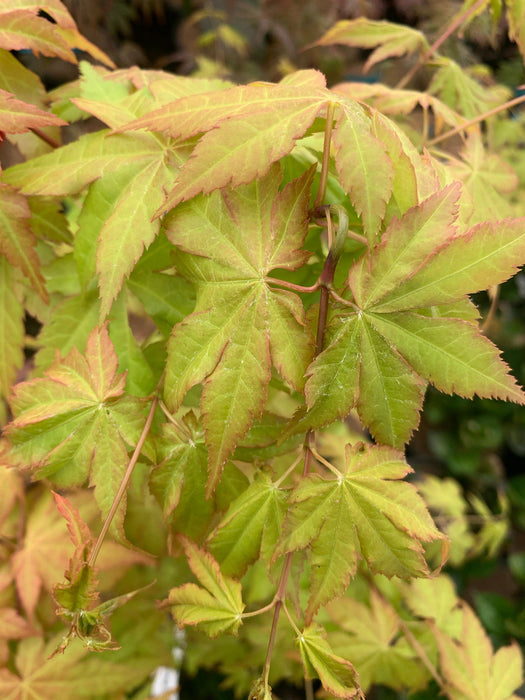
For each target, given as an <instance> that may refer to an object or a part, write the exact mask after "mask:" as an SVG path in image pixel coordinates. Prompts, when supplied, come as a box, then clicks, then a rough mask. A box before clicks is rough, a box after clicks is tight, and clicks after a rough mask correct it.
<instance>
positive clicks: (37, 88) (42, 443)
mask: <svg viewBox="0 0 525 700" xmlns="http://www.w3.org/2000/svg"><path fill="white" fill-rule="evenodd" d="M488 4H489V3H488V0H487V1H486V2H483V3H482V2H478V3H475V4H473V3H469V2H467V3H465V7H464V8H463V11H462V13H461V15H460V16H459V17H458V18H456V19H455V20H453V23H452V26H451V27H450V31H453V29H454V28H455V27H457V26H459V25H460V24H461V23H462V22H463V23H465V22H467V21H468V20H469V18H471V17H472V16H473V14H475V13H476V12H479V11H481V10H482V9H483V8H484V7H485V6H487V5H488ZM490 4H491V6H493V7H496V8H498V11H500V10H501V7H500V3H499V2H492V3H490ZM507 11H508V18H509V31H510V35H511V37H512V38H513V39H515V40H516V41H517V43H518V44H519V46H520V47H521V48H523V46H522V44H523V41H522V39H523V37H522V36H521V34H520V29H519V26H520V22H521V26H523V23H524V22H525V10H523V9H520V7H519V4H518V3H509V7H508V10H507ZM42 13H44V14H42ZM49 18H51V19H52V21H49ZM318 43H319V45H329V44H334V43H342V44H346V45H348V46H357V47H361V48H365V49H374V52H373V53H372V54H371V55H370V57H369V59H368V63H367V66H368V67H370V66H372V65H374V64H375V63H378V62H379V61H382V60H384V59H386V58H393V57H397V56H401V55H404V54H414V60H415V64H414V71H415V70H417V68H418V67H419V66H421V65H424V64H427V63H428V64H429V65H432V66H434V69H435V71H436V72H435V76H434V79H433V82H432V85H431V86H430V89H429V92H428V93H423V92H418V91H416V90H409V89H404V88H405V85H404V84H402V85H399V86H397V87H396V88H389V87H387V86H385V85H375V86H366V85H365V86H364V85H352V84H343V85H339V86H333V87H332V88H328V87H327V86H326V81H325V78H324V76H323V75H322V74H321V73H320V72H319V71H317V70H314V69H309V70H300V71H296V72H291V73H290V74H289V75H287V76H286V77H284V78H283V80H281V82H279V83H267V82H255V83H251V84H249V85H235V84H233V83H230V82H228V81H225V80H220V79H215V78H213V79H207V78H191V77H180V76H176V75H170V74H168V73H163V72H161V71H154V70H141V69H139V68H130V69H117V68H115V67H114V66H113V65H112V63H111V61H110V59H108V57H107V56H105V54H103V53H102V52H101V51H100V50H99V49H97V48H96V47H95V46H93V45H92V44H91V43H90V42H88V41H87V40H86V39H84V38H83V37H82V36H81V34H80V33H79V32H78V30H77V28H76V25H75V23H74V21H73V19H72V18H71V16H70V15H69V13H68V12H67V10H66V8H65V7H64V6H63V5H62V3H61V2H60V1H59V0H48V1H47V2H42V3H39V2H30V1H29V0H19V1H17V2H13V1H12V0H11V1H9V2H7V1H6V2H0V47H1V48H0V129H1V132H0V133H1V134H3V137H5V138H7V139H9V140H12V141H13V142H14V143H16V145H17V146H18V148H19V150H20V151H21V153H22V154H23V155H24V156H25V161H24V162H22V163H19V164H17V165H14V166H12V167H9V168H6V169H4V170H3V171H2V173H1V181H0V254H1V256H0V276H1V281H0V305H1V311H0V358H1V363H0V365H1V368H0V391H1V392H2V394H3V396H4V399H5V401H6V404H5V405H6V409H5V415H6V421H5V423H6V425H5V429H4V432H3V438H2V452H1V455H2V460H3V462H2V465H0V475H1V477H2V482H3V486H2V490H1V492H2V495H1V496H0V525H1V526H2V528H3V530H2V539H1V540H0V553H1V554H2V559H3V564H2V568H1V569H0V666H1V667H0V691H1V693H2V697H3V698H6V699H9V700H15V699H17V700H18V699H20V700H22V698H29V697H31V698H38V699H42V700H44V699H46V698H53V697H57V696H58V695H60V697H63V698H70V697H71V698H77V697H92V698H117V697H119V698H120V697H123V696H124V695H123V694H124V693H127V695H126V696H127V697H135V698H137V699H138V698H144V697H147V695H148V694H149V680H148V677H149V674H150V673H151V672H152V671H154V670H155V668H156V667H157V666H158V665H160V664H161V663H164V664H169V663H170V647H171V645H172V643H173V641H172V640H173V625H174V624H175V623H176V624H177V625H179V626H181V627H185V628H186V630H187V634H188V649H187V656H188V658H189V659H190V663H192V664H193V666H194V667H196V666H197V665H199V664H200V665H204V666H206V665H214V664H215V665H219V666H220V667H221V669H222V670H223V672H224V673H225V674H226V677H227V679H228V681H229V682H230V684H231V685H234V686H235V688H236V691H237V693H238V694H242V693H249V694H250V697H251V698H254V699H258V700H263V699H264V700H269V699H270V698H271V697H272V689H271V688H272V685H274V686H275V684H276V683H277V682H279V681H280V680H282V679H292V680H293V681H294V682H297V683H298V682H300V681H301V679H303V678H304V682H305V684H306V693H307V697H313V685H312V680H313V679H319V680H320V683H321V685H322V687H323V689H324V692H325V693H326V694H328V696H329V697H341V698H352V697H355V698H364V697H365V693H366V691H367V689H368V688H369V687H370V686H371V685H372V684H374V683H382V684H385V685H388V686H390V687H392V688H394V689H402V688H404V689H408V690H409V691H417V690H420V689H423V688H426V687H429V684H430V683H431V682H433V683H434V684H437V687H438V688H439V689H440V691H442V692H443V693H444V694H446V695H447V697H449V698H451V699H452V700H462V699H464V698H471V697H472V698H476V699H479V698H483V699H485V698H486V700H507V699H509V698H516V697H517V696H515V695H513V693H514V692H515V690H516V689H517V688H518V687H519V685H520V684H521V682H522V662H521V655H520V652H519V649H518V647H517V646H516V645H512V646H508V647H503V648H501V649H499V650H497V651H494V650H493V649H492V647H491V644H490V641H489V639H488V637H487V636H486V634H485V633H484V632H483V630H482V628H481V626H480V623H479V621H478V620H477V618H476V617H475V615H474V613H473V612H472V610H471V609H470V607H468V606H467V605H466V603H464V602H462V601H460V600H459V598H458V597H457V594H456V592H455V590H454V587H453V585H452V582H451V579H450V578H449V577H448V576H447V575H446V574H442V573H440V571H441V568H442V566H443V565H444V564H445V562H446V559H447V556H448V551H449V545H450V543H449V539H448V538H447V536H446V533H444V532H441V531H440V530H439V529H438V527H437V526H436V524H435V522H434V521H433V519H432V517H431V514H430V512H429V503H428V502H426V499H425V497H424V495H425V491H424V489H421V492H420V491H419V490H418V483H417V479H416V480H414V479H413V478H409V480H408V481H407V480H406V479H405V477H407V476H409V475H412V474H413V470H412V468H411V467H410V466H409V464H408V463H407V462H406V460H405V455H404V449H405V446H406V445H407V443H408V442H409V440H410V438H411V436H412V434H413V432H414V431H415V430H416V429H417V427H418V424H419V420H420V415H421V411H422V408H423V404H424V394H425V390H426V387H427V386H428V385H429V384H432V385H433V386H434V387H436V388H437V389H438V390H440V391H442V392H445V393H448V394H452V393H456V394H459V395H461V396H464V397H469V398H472V397H474V396H479V397H484V398H495V399H502V400H507V401H513V402H515V403H517V404H522V405H523V404H525V392H524V391H523V389H522V388H520V387H519V386H518V384H517V382H516V381H515V379H514V378H513V377H512V375H511V374H510V372H509V369H508V367H507V365H506V364H505V362H504V361H503V360H502V359H501V357H500V352H499V350H498V348H497V347H496V346H495V345H494V344H493V343H492V341H491V340H490V339H489V338H488V337H487V336H486V335H485V334H484V332H483V330H482V328H481V327H480V322H479V313H478V310H477V308H476V306H475V305H474V304H473V302H472V301H471V299H470V298H469V295H471V294H473V293H476V292H479V291H482V290H485V289H488V288H489V287H493V286H495V285H499V284H501V283H502V282H504V281H505V280H507V279H509V278H510V277H511V276H512V275H514V274H515V273H516V272H517V270H518V269H519V267H520V266H521V265H523V264H524V263H525V211H524V210H523V204H522V201H521V200H520V199H519V198H518V197H516V198H515V201H511V200H510V198H508V197H507V198H505V197H504V196H503V193H505V192H507V191H509V189H510V190H512V189H513V188H516V187H517V180H516V176H515V174H514V173H513V171H512V169H511V168H510V166H508V165H507V164H505V163H504V162H503V161H502V160H501V159H498V157H497V155H496V154H494V153H491V152H490V140H489V138H488V137H486V136H485V135H484V134H483V133H482V131H481V129H480V128H479V126H478V124H479V123H481V122H482V121H484V120H485V119H488V118H489V117H490V118H492V119H503V118H505V115H504V112H505V109H506V107H507V106H508V103H506V102H505V100H503V99H502V100H500V101H499V102H497V104H496V108H494V107H492V108H491V111H490V113H489V106H488V105H487V109H486V112H487V114H484V113H482V112H480V111H479V109H478V107H479V104H478V103H476V102H475V100H476V99H481V98H479V95H478V93H477V92H476V91H477V89H478V88H479V85H477V84H475V85H474V86H472V85H470V83H468V81H467V80H466V79H465V74H464V72H463V71H462V69H460V68H459V66H457V64H454V65H453V64H452V62H451V60H450V59H448V58H446V57H445V56H440V54H439V47H440V44H439V43H436V44H434V45H433V46H430V45H429V43H428V41H427V39H426V38H425V36H424V35H423V34H422V33H421V32H419V31H416V30H413V29H410V28H408V27H402V26H398V25H394V24H390V23H375V22H372V21H369V20H365V19H360V20H355V21H346V22H342V23H339V24H338V25H337V26H336V27H334V28H333V29H332V30H330V31H329V32H328V33H327V34H326V35H325V36H324V37H322V38H321V39H320V41H319V42H318ZM19 49H31V50H32V51H33V52H34V53H35V54H37V55H38V54H43V55H44V56H49V55H52V56H58V57H60V58H61V59H64V60H66V61H76V58H75V54H74V53H73V49H81V50H83V51H84V52H85V53H86V54H90V56H91V59H92V60H94V61H95V64H92V63H90V62H88V61H87V60H85V61H82V62H81V63H80V66H79V77H78V79H77V80H75V81H73V82H71V83H68V84H67V85H64V86H61V87H59V88H57V89H55V90H52V91H51V92H46V91H45V89H44V87H43V85H42V84H41V82H40V80H39V78H38V77H37V76H36V75H35V74H34V73H32V72H31V71H29V70H28V69H27V68H26V67H24V65H23V64H22V63H20V62H19V61H18V60H17V58H15V56H14V55H13V54H12V53H11V51H12V50H19ZM454 76H455V77H454ZM410 77H411V76H409V77H408V79H409V78H410ZM454 80H457V81H460V80H461V81H462V82H461V86H462V88H461V90H462V91H463V92H462V91H461V90H460V89H459V88H458V90H454V89H452V87H453V85H452V83H453V81H454ZM469 85H470V88H469ZM456 87H457V85H456ZM469 89H470V90H471V92H468V90H469ZM431 93H432V94H431ZM459 94H462V96H463V102H462V101H461V100H459V98H457V95H459ZM451 95H452V98H451ZM454 96H456V97H454ZM496 98H497V96H496V97H495V99H496ZM469 99H470V101H468V100H469ZM496 101H497V100H496ZM473 104H476V105H478V106H477V107H476V110H475V113H471V112H470V111H469V110H470V107H472V105H473ZM465 105H466V106H465ZM415 109H421V110H422V111H424V114H425V123H426V124H427V126H428V121H429V119H430V115H433V121H432V123H433V128H434V132H433V134H432V136H430V135H429V132H428V129H427V130H426V131H425V130H424V132H423V133H422V134H417V133H414V130H413V129H408V128H406V129H405V126H406V122H405V118H406V116H407V115H409V114H410V113H412V112H413V111H414V110H415ZM91 116H92V117H96V118H97V119H98V120H99V121H100V122H102V123H103V124H104V125H105V126H104V128H100V129H99V130H97V131H94V132H92V133H85V134H83V135H80V136H79V137H78V138H76V139H75V140H73V141H72V142H70V143H68V144H67V145H61V140H60V129H61V128H63V127H65V126H67V125H68V124H70V123H72V122H76V121H81V120H84V119H87V118H89V117H91ZM455 134H460V136H461V139H462V143H463V150H462V151H461V152H460V154H459V155H457V154H448V153H447V152H446V151H443V150H441V149H442V146H440V147H439V148H440V150H438V146H437V144H438V143H439V144H441V143H442V142H443V141H446V139H448V138H449V137H450V136H451V135H455ZM476 159H477V161H476V162H477V163H478V164H479V162H481V163H486V162H489V163H490V173H491V177H487V175H486V173H485V174H483V168H482V167H479V166H478V167H477V168H475V167H474V160H476ZM483 178H484V179H483ZM480 188H481V189H480ZM26 312H28V313H30V314H31V315H33V316H34V317H36V318H37V319H38V320H39V321H40V323H41V325H42V328H41V331H40V333H39V335H38V337H37V339H36V345H37V352H36V355H35V368H34V370H33V372H32V374H31V376H29V377H26V378H25V379H24V381H18V382H17V381H16V377H17V372H18V370H19V369H20V368H21V366H22V364H23V349H24V346H25V332H24V315H25V313H26ZM137 317H138V318H139V319H140V320H141V326H140V328H141V334H139V333H137V331H136V324H134V323H133V319H136V318H137ZM144 329H145V330H144ZM30 482H31V483H30ZM35 482H36V483H35ZM51 490H53V492H54V495H53V496H52V495H51ZM427 500H428V499H427ZM452 546H454V541H453V542H452ZM158 600H163V601H164V602H163V603H161V604H160V606H159V605H157V603H156V601H158ZM55 611H56V613H55ZM57 615H58V617H57ZM138 618H140V624H138V625H137V624H135V620H136V619H138ZM173 620H174V621H175V622H173ZM206 635H207V637H206ZM219 635H224V636H223V637H221V641H213V640H214V638H215V637H217V636H219ZM208 638H210V639H211V640H212V641H210V640H209V639H208ZM8 641H9V642H10V643H9V644H8ZM119 646H120V647H121V648H120V649H118V647H119ZM86 649H87V650H97V651H104V650H107V651H108V653H107V654H104V655H102V656H100V657H93V656H90V655H89V654H87V652H86ZM99 658H100V659H101V661H100V663H99V662H98V659H99ZM429 692H430V691H429ZM429 697H430V696H429ZM432 697H433V696H432Z"/></svg>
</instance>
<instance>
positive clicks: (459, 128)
mask: <svg viewBox="0 0 525 700" xmlns="http://www.w3.org/2000/svg"><path fill="white" fill-rule="evenodd" d="M522 102H525V95H520V96H519V97H515V98H514V99H513V100H509V101H508V102H504V103H503V104H502V105H498V106H497V107H494V108H493V109H489V111H488V112H484V113H483V114H479V115H478V116H477V117H473V118H472V119H469V120H468V121H466V122H463V124H461V125H460V126H455V127H454V128H453V129H451V130H450V131H446V132H445V133H444V134H440V135H439V136H435V137H434V138H433V139H430V141H428V142H427V146H433V145H434V144H436V143H439V142H440V141H445V139H448V138H450V137H451V136H455V135H456V134H459V133H460V132H461V131H464V130H465V129H468V128H469V127H470V126H474V124H479V122H482V121H485V119H488V118H489V117H493V116H494V115H495V114H498V112H502V111H503V110H504V109H510V108H511V107H515V106H516V105H519V104H521V103H522Z"/></svg>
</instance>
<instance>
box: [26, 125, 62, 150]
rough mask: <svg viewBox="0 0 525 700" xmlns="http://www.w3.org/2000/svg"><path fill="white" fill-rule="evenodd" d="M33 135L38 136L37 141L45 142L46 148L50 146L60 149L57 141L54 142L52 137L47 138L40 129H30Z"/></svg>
mask: <svg viewBox="0 0 525 700" xmlns="http://www.w3.org/2000/svg"><path fill="white" fill-rule="evenodd" d="M31 131H32V132H33V134H34V135H35V136H38V138H39V139H42V141H45V143H47V145H48V146H51V148H60V144H59V143H58V141H56V140H55V139H54V138H53V137H52V136H48V134H46V133H45V131H42V129H38V128H37V127H36V126H35V127H33V128H32V129H31Z"/></svg>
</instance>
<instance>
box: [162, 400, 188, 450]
mask: <svg viewBox="0 0 525 700" xmlns="http://www.w3.org/2000/svg"><path fill="white" fill-rule="evenodd" d="M159 406H160V408H161V410H162V413H164V415H165V416H166V418H167V419H168V421H169V422H170V423H171V424H172V425H173V427H174V428H175V431H176V433H177V435H178V436H179V438H180V439H181V440H183V441H184V442H189V441H191V435H190V433H189V431H188V430H186V429H185V427H184V426H183V425H181V424H180V422H179V421H178V420H177V419H176V418H175V416H174V415H173V414H172V413H170V412H169V410H168V407H167V406H166V404H165V403H164V401H162V399H160V400H159Z"/></svg>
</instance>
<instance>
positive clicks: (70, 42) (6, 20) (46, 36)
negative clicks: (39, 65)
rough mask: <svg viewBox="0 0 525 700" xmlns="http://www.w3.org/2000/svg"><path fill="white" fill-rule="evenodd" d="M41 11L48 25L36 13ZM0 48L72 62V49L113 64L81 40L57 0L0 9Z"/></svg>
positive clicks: (24, 0)
mask: <svg viewBox="0 0 525 700" xmlns="http://www.w3.org/2000/svg"><path fill="white" fill-rule="evenodd" d="M40 11H43V12H45V13H46V15H48V16H49V17H51V18H52V20H53V21H52V22H50V21H49V20H48V19H47V18H46V17H44V16H40V15H39V14H38V13H39V12H40ZM0 46H2V48H5V49H9V50H13V49H14V50H20V49H31V50H32V51H33V52H34V53H35V54H36V55H38V54H40V53H41V54H43V55H44V56H58V57H59V58H62V59H64V60H65V61H69V62H71V63H76V62H77V60H76V58H75V54H74V53H73V51H72V49H73V48H78V49H81V50H82V51H86V52H88V53H90V54H91V55H92V56H93V58H95V59H96V60H97V61H101V62H102V63H105V64H106V65H109V66H113V65H114V64H113V61H112V60H111V59H110V58H109V57H108V56H107V55H106V54H105V53H104V52H103V51H102V50H101V49H99V48H98V47H97V46H95V45H94V44H92V43H91V42H90V41H88V40H87V39H86V38H85V37H83V36H82V35H81V34H80V32H79V31H78V29H77V26H76V24H75V21H74V20H73V18H72V17H71V15H70V14H69V12H68V10H67V8H66V7H65V6H64V5H63V4H62V3H61V2H60V0H44V2H35V1H33V0H14V1H13V2H11V1H10V2H9V3H4V6H3V7H0Z"/></svg>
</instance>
